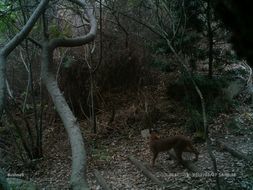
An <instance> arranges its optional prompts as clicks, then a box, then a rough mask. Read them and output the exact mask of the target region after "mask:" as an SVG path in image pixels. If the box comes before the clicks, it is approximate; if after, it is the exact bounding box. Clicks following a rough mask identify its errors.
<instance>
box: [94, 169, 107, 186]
mask: <svg viewBox="0 0 253 190" xmlns="http://www.w3.org/2000/svg"><path fill="white" fill-rule="evenodd" d="M94 175H95V178H96V180H97V182H98V183H99V185H101V187H102V189H104V190H111V188H110V186H109V185H108V184H107V183H106V181H105V179H104V178H103V176H102V175H101V174H100V173H99V171H98V170H94Z"/></svg>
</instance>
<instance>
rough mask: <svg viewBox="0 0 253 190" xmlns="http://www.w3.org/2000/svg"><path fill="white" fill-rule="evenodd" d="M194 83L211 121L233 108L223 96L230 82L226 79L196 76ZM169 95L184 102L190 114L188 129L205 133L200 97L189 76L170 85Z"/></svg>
mask: <svg viewBox="0 0 253 190" xmlns="http://www.w3.org/2000/svg"><path fill="white" fill-rule="evenodd" d="M193 79H194V81H195V82H196V84H197V85H198V87H199V88H200V90H201V92H202V94H203V97H204V100H205V107H206V113H207V119H208V120H211V119H212V118H213V117H214V116H216V115H217V114H218V113H221V112H227V111H229V110H230V108H231V107H232V106H233V102H231V101H229V100H228V99H227V98H226V97H225V96H224V94H223V89H224V88H225V87H226V86H227V84H228V80H227V78H225V77H222V78H213V79H209V78H208V77H206V76H203V75H195V76H194V77H193ZM167 95H168V96H169V97H170V98H173V99H175V100H179V101H183V102H184V103H185V104H186V106H187V108H188V110H189V114H190V118H189V119H188V121H187V122H186V127H187V128H188V129H189V130H190V131H197V132H201V129H202V132H203V116H202V107H201V102H200V98H199V95H198V94H197V92H196V90H195V88H194V86H193V84H192V82H191V80H190V78H189V76H184V77H181V78H180V79H179V80H178V81H176V82H175V84H172V85H169V86H168V89H167Z"/></svg>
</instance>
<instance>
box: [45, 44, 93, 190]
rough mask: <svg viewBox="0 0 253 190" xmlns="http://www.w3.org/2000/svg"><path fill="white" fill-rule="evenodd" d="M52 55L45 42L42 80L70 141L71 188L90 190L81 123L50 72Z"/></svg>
mask: <svg viewBox="0 0 253 190" xmlns="http://www.w3.org/2000/svg"><path fill="white" fill-rule="evenodd" d="M52 54H53V51H52V50H50V48H49V46H48V43H47V42H45V43H44V45H43V48H42V68H41V76H42V80H43V83H44V84H45V86H46V88H47V90H48V92H49V94H50V96H51V98H52V100H53V102H54V105H55V107H56V110H57V112H58V114H59V116H60V118H61V120H62V122H63V124H64V127H65V129H66V131H67V133H68V137H69V140H70V146H71V150H72V174H71V187H72V189H88V183H87V181H86V177H85V171H86V152H85V149H84V142H83V138H82V134H81V131H80V128H79V123H78V122H77V119H76V118H75V116H74V115H73V113H72V111H71V110H70V108H69V106H68V104H67V102H66V100H65V98H64V96H63V94H62V93H61V91H60V89H59V86H58V83H57V81H56V79H55V76H54V75H53V74H52V73H51V72H50V71H49V65H50V63H51V59H52Z"/></svg>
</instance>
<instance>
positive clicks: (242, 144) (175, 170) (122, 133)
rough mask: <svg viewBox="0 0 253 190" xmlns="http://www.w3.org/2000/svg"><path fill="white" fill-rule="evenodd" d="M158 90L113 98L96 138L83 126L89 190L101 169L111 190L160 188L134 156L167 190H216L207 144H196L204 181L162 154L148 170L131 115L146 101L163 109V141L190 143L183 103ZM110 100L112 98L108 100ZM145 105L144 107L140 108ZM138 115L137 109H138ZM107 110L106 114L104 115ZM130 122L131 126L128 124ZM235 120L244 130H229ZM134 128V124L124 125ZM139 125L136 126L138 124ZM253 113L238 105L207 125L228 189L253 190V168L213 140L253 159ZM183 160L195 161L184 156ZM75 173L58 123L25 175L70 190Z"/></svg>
mask: <svg viewBox="0 0 253 190" xmlns="http://www.w3.org/2000/svg"><path fill="white" fill-rule="evenodd" d="M160 81H161V82H160V83H159V84H158V85H154V86H149V87H147V88H145V89H143V90H142V93H136V92H135V93H132V92H124V93H118V94H117V93H116V94H113V96H112V94H110V95H108V97H109V96H110V97H113V98H111V100H110V101H111V102H113V103H114V104H115V105H116V106H115V117H114V121H113V122H112V123H111V126H113V128H110V127H108V121H109V120H110V115H111V111H110V110H107V111H106V109H101V111H100V112H99V113H98V115H97V121H98V126H97V127H98V133H97V134H96V135H94V134H93V132H92V129H91V127H90V124H89V122H87V121H81V122H80V125H81V129H82V131H83V135H84V136H85V137H86V140H87V142H88V157H89V158H88V168H87V172H88V173H87V177H88V182H89V184H90V186H91V189H94V190H95V189H102V188H101V187H100V185H99V184H98V183H97V181H96V179H95V177H94V169H97V170H98V171H99V172H100V174H101V175H102V176H103V177H104V178H105V180H106V182H107V183H108V185H109V186H110V187H111V189H115V190H117V189H129V190H130V189H131V190H139V189H143V190H145V189H152V190H153V189H162V188H161V187H159V186H158V185H156V184H155V183H153V182H152V181H151V180H150V179H149V178H146V177H145V176H144V175H143V173H142V172H141V171H140V170H138V168H136V167H135V165H134V164H132V163H131V162H130V161H129V159H128V157H129V156H134V157H135V158H136V159H138V160H140V161H141V162H142V163H143V164H144V165H145V166H146V167H147V168H148V169H149V170H150V171H151V172H152V173H153V174H154V175H155V176H156V177H158V178H159V179H160V180H161V181H164V182H166V183H167V184H169V185H170V187H169V188H168V189H183V190H187V189H189V190H192V189H196V190H197V189H202V190H204V189H214V187H215V179H214V177H211V176H210V174H211V173H210V172H211V171H212V168H213V165H212V161H211V159H210V156H209V154H208V151H207V146H206V143H195V144H194V145H195V146H196V148H197V150H198V151H199V152H200V155H199V160H198V161H197V162H195V163H194V164H195V165H196V166H197V167H198V168H199V171H201V172H200V174H199V175H200V176H198V177H192V176H191V175H188V174H190V173H189V171H188V170H187V169H185V168H184V167H183V166H181V165H179V164H178V163H177V162H176V161H174V160H172V159H170V158H169V155H168V154H166V153H161V154H160V155H159V157H158V159H157V162H156V166H155V167H154V168H151V167H150V158H151V156H150V152H149V147H148V140H147V139H145V138H143V137H142V136H141V130H143V129H145V127H144V126H142V125H143V122H142V121H139V120H138V119H136V118H135V119H136V120H138V122H135V121H131V117H132V115H135V114H137V115H138V113H141V112H142V111H143V110H144V106H143V105H144V104H145V103H144V102H143V101H144V100H145V98H146V99H147V100H148V102H149V104H154V105H156V108H158V110H159V119H158V120H157V122H156V124H155V127H156V128H158V129H159V130H160V132H161V134H162V137H166V136H170V135H175V134H184V135H186V136H189V137H190V138H192V134H191V133H189V132H187V130H186V129H185V127H184V123H185V121H186V118H187V116H188V115H187V111H186V108H185V107H184V106H183V105H182V103H180V102H176V101H173V100H170V99H168V98H167V97H166V85H164V83H163V80H160ZM106 101H108V99H106ZM140 102H141V103H140ZM138 106H139V108H140V109H139V110H142V111H139V112H138V111H136V110H137V109H134V111H133V107H134V108H135V107H138ZM102 110H103V111H102ZM129 118H130V121H129V120H128V119H129ZM232 118H236V119H237V120H238V121H239V123H240V125H239V126H237V128H236V129H235V128H229V127H228V126H229V125H227V123H229V122H231V120H232ZM126 123H130V124H126ZM136 123H137V124H136ZM252 124H253V110H252V109H251V108H250V106H248V105H243V104H242V105H238V106H237V108H236V109H234V110H232V111H231V113H229V114H220V115H219V116H218V117H217V118H215V120H214V121H213V122H212V123H211V124H210V125H209V128H210V137H211V140H212V149H213V153H214V155H215V157H216V160H217V167H218V171H219V172H220V174H223V175H225V177H221V178H222V180H223V181H225V182H226V183H225V184H226V188H224V189H253V186H252V181H253V167H252V165H251V167H250V163H249V162H247V161H244V160H240V159H237V158H235V157H233V156H231V155H230V154H229V153H227V152H225V151H222V150H221V149H220V148H219V147H217V146H215V143H214V140H217V139H218V140H221V141H222V142H224V143H226V144H227V145H229V146H231V147H233V148H234V149H235V150H240V151H241V152H243V153H245V154H248V155H253V125H252ZM183 157H184V158H185V159H192V158H193V156H192V155H190V154H188V153H185V154H184V155H183ZM70 172H71V152H70V145H69V142H68V137H67V135H66V132H65V130H64V128H63V126H62V125H61V124H59V123H55V124H54V125H52V126H48V127H47V128H46V129H45V131H44V158H43V159H42V160H41V161H40V162H38V164H37V166H36V169H35V170H27V171H25V176H26V178H30V179H32V180H33V181H35V182H36V183H38V184H39V185H40V187H42V188H44V189H48V190H51V189H68V187H69V179H70Z"/></svg>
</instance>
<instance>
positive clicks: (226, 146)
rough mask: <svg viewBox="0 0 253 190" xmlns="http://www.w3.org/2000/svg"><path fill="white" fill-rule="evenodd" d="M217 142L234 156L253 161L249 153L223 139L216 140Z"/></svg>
mask: <svg viewBox="0 0 253 190" xmlns="http://www.w3.org/2000/svg"><path fill="white" fill-rule="evenodd" d="M216 144H217V145H218V146H219V147H220V148H221V149H222V150H225V151H227V152H229V153H230V154H231V155H232V156H234V157H236V158H239V159H243V160H247V161H252V158H250V157H248V156H247V155H245V154H244V153H242V152H241V151H239V150H235V149H232V148H231V147H229V146H228V145H226V144H225V143H223V142H221V141H218V140H216Z"/></svg>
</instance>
